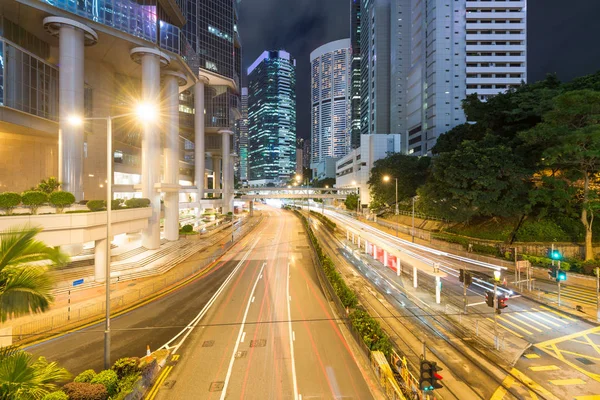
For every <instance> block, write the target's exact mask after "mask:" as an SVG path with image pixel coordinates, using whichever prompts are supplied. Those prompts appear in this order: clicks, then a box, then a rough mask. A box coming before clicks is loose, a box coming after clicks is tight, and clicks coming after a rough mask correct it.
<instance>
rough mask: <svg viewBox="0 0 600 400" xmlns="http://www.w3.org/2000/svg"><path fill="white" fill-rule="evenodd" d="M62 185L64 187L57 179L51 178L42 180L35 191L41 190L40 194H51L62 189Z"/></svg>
mask: <svg viewBox="0 0 600 400" xmlns="http://www.w3.org/2000/svg"><path fill="white" fill-rule="evenodd" d="M60 185H62V183H60V182H59V181H58V179H56V178H55V177H53V176H51V177H50V178H48V179H42V180H41V181H40V183H39V185H37V187H36V188H35V189H34V190H39V191H40V192H44V193H46V194H50V193H52V192H55V191H57V190H58V189H60Z"/></svg>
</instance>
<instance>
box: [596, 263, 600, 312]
mask: <svg viewBox="0 0 600 400" xmlns="http://www.w3.org/2000/svg"><path fill="white" fill-rule="evenodd" d="M599 316H600V268H598V267H596V320H598V319H600V318H598V317H599Z"/></svg>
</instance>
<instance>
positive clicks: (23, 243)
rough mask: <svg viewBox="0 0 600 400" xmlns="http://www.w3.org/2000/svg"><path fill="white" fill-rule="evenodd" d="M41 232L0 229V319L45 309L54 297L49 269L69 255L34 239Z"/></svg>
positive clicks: (59, 263)
mask: <svg viewBox="0 0 600 400" xmlns="http://www.w3.org/2000/svg"><path fill="white" fill-rule="evenodd" d="M40 231H41V229H40V228H31V227H23V228H17V229H11V230H7V231H4V232H0V322H5V321H6V320H7V319H9V318H13V317H18V316H21V315H26V314H29V313H39V312H44V311H46V310H47V309H48V306H49V305H50V302H51V301H52V300H53V296H52V294H51V293H50V291H51V289H52V279H51V277H50V276H49V275H48V268H49V266H50V265H62V264H64V263H66V262H67V261H68V256H67V255H66V254H64V253H62V252H61V251H60V250H58V249H54V248H52V247H48V246H47V245H46V244H44V243H42V242H40V241H39V240H35V236H36V235H37V234H38V233H39V232H40Z"/></svg>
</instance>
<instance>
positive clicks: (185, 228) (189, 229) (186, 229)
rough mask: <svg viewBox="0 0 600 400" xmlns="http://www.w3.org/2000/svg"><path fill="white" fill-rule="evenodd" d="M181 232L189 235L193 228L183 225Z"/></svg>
mask: <svg viewBox="0 0 600 400" xmlns="http://www.w3.org/2000/svg"><path fill="white" fill-rule="evenodd" d="M181 232H183V233H191V232H194V227H193V226H192V225H184V226H183V227H182V228H181Z"/></svg>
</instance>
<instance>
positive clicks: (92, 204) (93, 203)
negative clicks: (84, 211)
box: [86, 200, 106, 211]
mask: <svg viewBox="0 0 600 400" xmlns="http://www.w3.org/2000/svg"><path fill="white" fill-rule="evenodd" d="M86 206H87V208H89V209H90V211H101V210H104V208H105V207H106V201H104V200H90V201H88V202H87V204H86Z"/></svg>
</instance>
